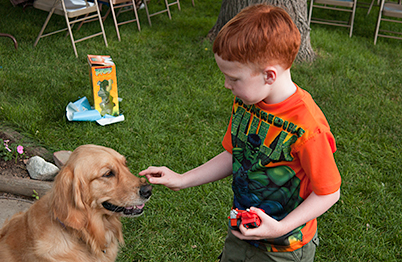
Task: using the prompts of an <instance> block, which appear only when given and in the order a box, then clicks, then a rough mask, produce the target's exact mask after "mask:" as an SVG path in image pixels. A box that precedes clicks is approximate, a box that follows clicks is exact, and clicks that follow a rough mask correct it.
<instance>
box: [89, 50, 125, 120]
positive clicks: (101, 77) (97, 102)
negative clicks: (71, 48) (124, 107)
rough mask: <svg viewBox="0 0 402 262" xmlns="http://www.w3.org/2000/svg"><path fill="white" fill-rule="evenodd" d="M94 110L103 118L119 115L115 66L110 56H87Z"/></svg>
mask: <svg viewBox="0 0 402 262" xmlns="http://www.w3.org/2000/svg"><path fill="white" fill-rule="evenodd" d="M88 63H89V77H90V80H91V86H92V90H93V99H94V106H95V109H96V110H98V111H99V113H100V114H101V115H102V116H104V115H106V114H108V115H112V116H118V115H119V101H118V95H117V78H116V66H115V64H114V63H113V61H112V58H111V57H110V56H106V55H88Z"/></svg>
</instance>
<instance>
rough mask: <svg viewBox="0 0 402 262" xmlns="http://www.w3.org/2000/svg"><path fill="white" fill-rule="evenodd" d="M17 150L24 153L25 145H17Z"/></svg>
mask: <svg viewBox="0 0 402 262" xmlns="http://www.w3.org/2000/svg"><path fill="white" fill-rule="evenodd" d="M17 152H18V154H20V155H22V154H24V147H23V146H21V145H19V146H17Z"/></svg>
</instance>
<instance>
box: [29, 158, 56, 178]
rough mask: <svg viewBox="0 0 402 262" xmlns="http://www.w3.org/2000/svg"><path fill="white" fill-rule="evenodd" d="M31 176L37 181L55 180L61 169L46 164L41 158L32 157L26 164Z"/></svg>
mask: <svg viewBox="0 0 402 262" xmlns="http://www.w3.org/2000/svg"><path fill="white" fill-rule="evenodd" d="M26 167H27V170H28V173H29V176H30V177H31V178H32V179H36V180H53V179H54V177H55V176H56V175H57V173H58V172H59V170H60V169H59V168H58V167H57V166H55V165H54V164H52V163H49V162H46V161H45V160H44V159H43V158H41V157H40V156H34V157H31V158H30V159H29V160H28V162H27V163H26Z"/></svg>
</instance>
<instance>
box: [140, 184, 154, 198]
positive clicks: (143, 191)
mask: <svg viewBox="0 0 402 262" xmlns="http://www.w3.org/2000/svg"><path fill="white" fill-rule="evenodd" d="M151 195H152V186H151V185H143V186H141V187H140V196H142V197H144V198H150V197H151Z"/></svg>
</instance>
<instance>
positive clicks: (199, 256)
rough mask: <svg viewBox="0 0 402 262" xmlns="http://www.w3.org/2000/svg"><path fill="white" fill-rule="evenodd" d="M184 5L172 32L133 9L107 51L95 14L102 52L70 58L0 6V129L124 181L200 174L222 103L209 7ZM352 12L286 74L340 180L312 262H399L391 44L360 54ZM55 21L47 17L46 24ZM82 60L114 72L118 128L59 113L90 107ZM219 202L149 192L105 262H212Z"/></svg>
mask: <svg viewBox="0 0 402 262" xmlns="http://www.w3.org/2000/svg"><path fill="white" fill-rule="evenodd" d="M152 2H156V1H154V0H151V3H152ZM195 2H196V6H195V7H193V6H192V5H191V1H190V0H182V1H181V5H182V10H181V11H178V9H177V6H172V7H171V9H172V20H169V19H168V17H167V15H166V14H162V15H158V16H155V17H153V18H152V24H153V26H152V27H150V26H149V25H148V22H147V19H146V16H145V10H140V21H141V26H142V30H141V32H138V30H137V27H136V25H135V24H128V25H123V26H121V27H120V34H121V37H122V41H121V42H119V41H118V40H117V36H116V31H115V29H114V25H113V20H112V18H111V16H109V17H108V18H107V19H106V21H105V22H104V26H105V30H106V34H107V38H108V42H109V47H107V48H106V47H105V45H104V43H103V39H102V38H101V37H97V38H93V39H90V40H87V41H84V42H81V43H77V49H78V54H79V58H78V59H77V58H76V57H75V56H74V52H73V49H72V46H71V43H70V41H69V38H68V37H65V35H64V34H59V35H55V36H51V37H48V38H44V39H42V40H40V41H39V44H38V46H37V47H36V48H34V47H33V43H34V41H35V38H36V36H37V34H38V33H39V30H40V28H41V26H42V24H43V23H44V20H45V18H46V13H45V12H43V11H40V10H36V9H33V8H27V9H25V10H23V9H22V8H21V7H13V6H12V5H11V3H10V2H9V1H8V0H0V5H1V8H0V32H2V33H9V34H12V35H14V36H15V37H16V39H17V41H18V44H19V48H18V50H17V51H16V50H15V49H14V46H13V43H12V41H11V40H10V39H9V38H4V37H0V125H3V126H4V125H7V126H10V127H12V128H14V129H16V130H17V131H19V132H21V133H22V134H24V135H25V136H27V137H29V138H30V139H33V140H34V141H36V142H37V143H38V144H40V145H42V146H44V147H46V148H47V149H48V150H50V151H57V150H74V148H76V147H77V146H79V145H81V144H89V143H93V144H99V145H103V146H108V147H111V148H114V149H115V150H117V151H118V152H120V153H121V154H123V155H125V156H126V157H127V160H128V165H129V167H130V169H131V171H132V172H133V173H134V174H137V173H138V172H139V171H140V170H142V169H145V168H146V167H148V166H149V165H166V166H168V167H170V168H172V169H173V170H175V171H177V172H185V171H187V170H189V169H191V168H194V167H196V166H198V165H200V164H202V163H204V162H206V161H207V160H209V159H210V158H212V157H213V156H215V155H216V154H218V153H220V152H221V151H222V150H223V148H222V146H221V140H222V138H223V135H224V133H225V130H226V126H227V123H228V120H229V117H230V112H231V104H232V99H233V97H232V94H231V92H230V91H228V90H226V89H225V88H224V87H223V83H224V77H223V75H222V74H221V73H220V71H219V69H218V67H217V65H216V64H215V61H214V57H213V53H212V51H211V46H212V45H211V43H209V42H207V41H203V38H204V37H205V36H206V35H207V33H208V31H209V29H210V28H212V26H213V25H214V23H215V21H216V19H217V16H218V14H219V10H220V1H212V0H205V1H195ZM150 5H151V4H150ZM366 12H367V9H363V8H358V10H357V15H356V19H355V29H354V33H353V36H352V37H351V38H349V37H348V30H347V29H345V28H336V27H330V26H323V25H318V24H313V25H312V26H311V27H312V30H311V43H312V46H313V48H314V50H315V51H316V53H317V55H318V56H317V59H316V61H315V62H313V63H311V64H297V65H294V67H293V69H292V74H293V80H294V81H295V82H296V83H297V84H298V85H299V86H300V87H302V88H304V89H306V90H307V91H309V92H310V93H311V94H312V96H313V98H314V99H315V100H316V102H317V103H318V105H319V106H320V107H321V109H322V110H323V112H324V113H325V115H326V117H327V119H328V121H329V123H330V125H331V128H332V131H333V134H334V136H335V138H336V140H337V147H338V151H337V152H336V154H335V158H336V161H337V164H338V167H339V170H340V172H341V175H342V178H343V183H342V196H341V199H340V201H339V202H338V203H337V204H336V205H335V206H334V207H332V208H331V209H330V210H329V211H328V212H327V213H325V214H324V215H323V216H321V217H320V218H319V221H318V224H319V233H320V247H319V249H318V250H317V254H316V261H399V260H400V259H402V254H401V246H402V229H401V224H402V215H401V209H402V201H401V196H402V183H401V182H400V179H401V174H402V168H401V163H402V157H401V153H400V152H401V150H402V142H401V138H402V131H401V130H402V117H401V113H402V101H401V92H402V88H401V82H402V74H401V73H400V68H401V67H402V42H401V41H399V40H394V39H384V38H380V39H379V40H378V42H377V45H376V46H374V45H373V39H374V28H375V23H376V17H377V12H378V8H374V9H373V10H372V11H371V13H370V15H369V16H366ZM63 19H64V18H63V17H59V16H56V17H54V20H52V21H51V22H53V23H52V25H55V24H58V25H63V23H64V20H63ZM98 26H99V25H98V24H96V23H92V24H86V25H84V26H83V27H82V29H81V30H80V31H82V32H85V31H87V30H89V31H90V30H94V29H97V27H98ZM399 27H401V29H402V26H399ZM80 31H78V33H77V35H79V34H80ZM87 54H107V55H110V56H111V57H112V58H113V60H114V62H115V63H116V68H117V78H118V79H117V81H118V88H119V96H120V97H121V98H123V101H122V102H121V111H122V113H123V114H124V116H125V118H126V119H125V121H124V122H121V123H117V124H114V125H109V126H105V127H102V126H99V125H97V124H96V123H93V122H69V121H68V120H67V118H66V116H65V108H66V106H67V104H68V103H69V102H74V101H76V100H77V99H78V98H80V97H83V96H87V97H91V87H90V81H89V75H88V64H87V61H86V55H87ZM231 198H232V193H231V180H230V178H228V179H225V180H222V181H218V182H215V183H211V184H207V185H203V186H200V187H196V188H190V189H186V190H182V191H179V192H173V191H170V190H169V189H166V188H165V187H163V186H154V195H153V197H152V199H151V201H150V202H149V203H148V205H147V207H146V212H145V214H144V215H143V216H141V217H139V218H136V219H124V220H123V225H124V238H125V241H126V245H125V247H123V249H122V251H121V254H120V255H119V257H118V261H122V262H123V261H169V262H170V261H216V257H217V256H218V255H219V254H220V252H221V249H222V246H223V242H224V238H225V236H226V230H227V227H226V224H227V220H226V219H227V216H228V211H229V209H230V205H231Z"/></svg>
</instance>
